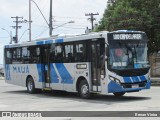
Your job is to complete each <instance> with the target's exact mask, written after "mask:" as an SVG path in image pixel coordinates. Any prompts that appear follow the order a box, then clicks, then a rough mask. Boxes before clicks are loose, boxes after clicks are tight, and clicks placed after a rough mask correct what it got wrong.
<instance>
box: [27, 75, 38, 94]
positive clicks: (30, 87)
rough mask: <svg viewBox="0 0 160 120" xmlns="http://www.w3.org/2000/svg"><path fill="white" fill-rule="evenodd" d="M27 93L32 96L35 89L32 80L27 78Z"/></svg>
mask: <svg viewBox="0 0 160 120" xmlns="http://www.w3.org/2000/svg"><path fill="white" fill-rule="evenodd" d="M27 91H28V92H29V93H30V94H34V93H35V92H36V89H35V84H34V81H33V78H32V77H29V78H28V79H27Z"/></svg>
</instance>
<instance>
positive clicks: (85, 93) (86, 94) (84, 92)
mask: <svg viewBox="0 0 160 120" xmlns="http://www.w3.org/2000/svg"><path fill="white" fill-rule="evenodd" d="M78 93H79V95H80V97H81V98H83V99H89V98H91V93H90V91H89V85H88V82H87V81H86V80H82V81H81V82H80V84H79V89H78Z"/></svg>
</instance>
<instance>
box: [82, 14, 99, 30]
mask: <svg viewBox="0 0 160 120" xmlns="http://www.w3.org/2000/svg"><path fill="white" fill-rule="evenodd" d="M95 15H99V13H95V14H94V13H87V14H85V16H90V18H88V20H90V21H91V26H92V30H93V29H94V26H93V21H94V20H96V19H95V18H94V16H95Z"/></svg>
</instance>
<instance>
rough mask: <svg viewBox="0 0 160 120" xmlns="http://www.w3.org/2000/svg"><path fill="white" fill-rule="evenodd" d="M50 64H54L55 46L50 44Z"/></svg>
mask: <svg viewBox="0 0 160 120" xmlns="http://www.w3.org/2000/svg"><path fill="white" fill-rule="evenodd" d="M49 60H50V62H51V63H54V62H55V44H51V47H50V59H49Z"/></svg>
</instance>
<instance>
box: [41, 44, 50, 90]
mask: <svg viewBox="0 0 160 120" xmlns="http://www.w3.org/2000/svg"><path fill="white" fill-rule="evenodd" d="M42 64H43V67H44V68H43V70H44V72H43V74H44V84H43V88H50V83H51V81H50V64H49V46H48V45H46V46H44V47H43V48H42Z"/></svg>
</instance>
